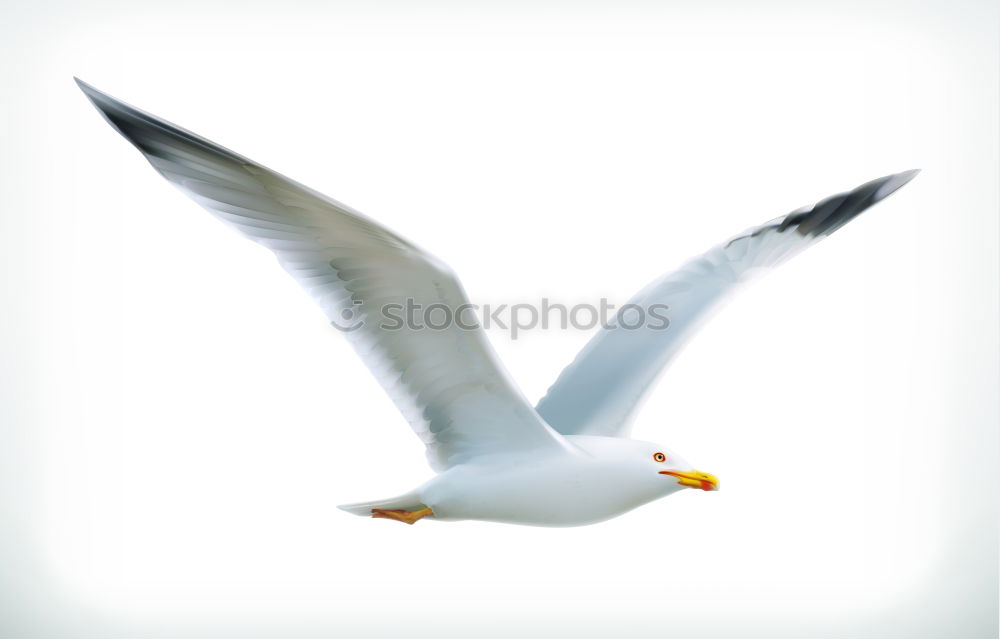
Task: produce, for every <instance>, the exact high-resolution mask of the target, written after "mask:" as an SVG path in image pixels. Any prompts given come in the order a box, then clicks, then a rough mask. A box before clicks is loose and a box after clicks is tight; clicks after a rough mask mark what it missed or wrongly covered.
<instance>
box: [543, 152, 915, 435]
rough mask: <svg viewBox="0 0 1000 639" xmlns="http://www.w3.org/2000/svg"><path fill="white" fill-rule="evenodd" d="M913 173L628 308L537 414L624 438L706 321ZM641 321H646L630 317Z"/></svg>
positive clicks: (662, 284) (670, 280)
mask: <svg viewBox="0 0 1000 639" xmlns="http://www.w3.org/2000/svg"><path fill="white" fill-rule="evenodd" d="M916 174H917V171H907V172H905V173H898V174H895V175H888V176H886V177H883V178H879V179H877V180H872V181H871V182H868V183H866V184H862V185H861V186H859V187H857V188H856V189H854V190H852V191H849V192H847V193H840V194H839V195H834V196H832V197H828V198H826V199H825V200H823V201H821V202H819V203H817V204H816V205H814V206H808V207H805V208H802V209H799V210H797V211H793V212H792V213H789V214H788V215H786V216H784V217H780V218H777V219H774V220H771V221H770V222H767V223H765V224H763V225H761V226H758V227H756V228H752V229H748V230H746V231H744V232H743V233H740V234H739V235H737V236H735V237H733V238H732V239H730V240H729V241H728V242H724V243H723V244H720V245H719V246H716V247H715V248H713V249H711V250H710V251H708V252H706V253H704V254H702V255H701V256H699V257H697V258H695V259H693V260H691V261H690V262H688V263H687V264H685V265H684V266H682V267H681V268H680V269H679V270H677V271H674V272H672V273H668V274H666V275H664V276H663V277H661V278H659V279H657V280H655V281H654V282H652V283H651V284H649V286H647V287H646V288H645V289H643V290H642V291H640V292H639V293H638V295H636V296H635V297H633V298H632V299H631V300H629V305H634V306H635V307H637V308H632V309H629V310H625V309H626V308H627V307H628V306H626V307H623V309H622V310H623V313H620V314H619V317H618V318H617V320H618V321H617V322H615V323H614V325H613V326H612V327H609V328H604V329H602V330H601V331H600V332H598V334H597V335H595V336H594V337H593V338H592V339H591V340H590V341H589V342H588V343H587V345H586V346H584V348H583V350H581V351H580V353H579V354H578V355H577V356H576V359H575V360H574V361H573V362H572V363H571V364H570V365H569V366H567V367H566V368H565V369H563V371H562V373H561V374H560V375H559V378H558V379H557V380H556V382H555V383H554V384H553V385H552V387H551V388H549V391H548V394H546V395H545V397H543V398H542V400H541V401H540V402H538V406H537V407H536V408H537V410H538V413H539V414H540V415H541V416H542V417H543V418H544V419H545V420H546V421H547V422H548V423H549V424H551V425H552V427H553V428H555V429H556V430H558V431H559V432H560V433H563V434H566V435H571V434H572V435H577V434H580V435H582V434H587V435H606V436H626V435H627V434H628V430H629V426H630V424H631V420H632V415H633V414H634V413H635V410H636V408H637V407H638V405H639V403H640V401H641V400H642V398H643V397H644V396H645V395H646V393H647V391H648V390H649V389H650V388H651V387H652V385H653V383H654V382H655V381H656V379H657V378H658V377H659V375H660V373H661V371H662V370H663V369H664V367H666V365H667V364H668V363H669V362H670V360H671V359H673V357H674V355H675V354H676V353H677V352H678V351H679V350H680V349H681V348H682V347H683V346H684V344H685V343H687V341H688V339H689V338H690V337H691V336H692V335H693V334H694V333H695V332H696V331H697V330H698V328H699V327H700V326H701V324H702V322H704V321H705V320H706V319H707V318H708V317H709V316H710V314H711V312H712V310H714V309H716V308H718V307H719V306H720V305H721V304H722V303H723V302H724V301H725V300H727V299H728V298H729V296H730V295H731V294H732V293H734V292H735V291H736V290H737V289H738V288H739V287H740V286H741V285H742V284H743V283H745V282H747V281H749V280H750V279H752V277H753V276H754V275H755V274H759V273H762V272H765V271H767V270H768V269H771V268H773V267H775V266H778V265H779V264H781V263H782V262H784V261H785V260H786V259H788V258H789V257H791V256H793V255H795V254H797V253H799V252H801V251H803V250H804V249H806V248H808V247H809V246H812V245H813V244H815V243H816V242H819V241H820V240H822V239H823V238H825V237H827V236H828V235H830V234H831V233H833V232H834V231H836V230H837V229H839V228H840V227H841V226H843V225H844V224H846V223H848V222H849V221H851V220H852V219H854V218H855V217H856V216H857V215H858V214H860V213H861V212H862V211H864V210H865V209H867V208H868V207H869V206H871V205H872V204H875V203H876V202H879V201H880V200H882V199H884V198H886V197H888V196H889V195H890V194H891V193H892V192H894V191H895V190H896V189H898V188H899V187H901V186H903V185H904V184H906V183H907V182H909V181H910V180H911V179H912V178H913V176H914V175H916ZM640 312H642V313H644V314H646V316H645V319H644V321H639V317H638V316H637V317H632V318H630V317H629V315H628V314H629V313H632V314H638V313H640Z"/></svg>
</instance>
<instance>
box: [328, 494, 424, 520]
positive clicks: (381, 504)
mask: <svg viewBox="0 0 1000 639" xmlns="http://www.w3.org/2000/svg"><path fill="white" fill-rule="evenodd" d="M337 508H339V509H341V510H343V511H346V512H349V513H351V514H354V515H359V516H361V517H369V516H371V514H372V509H373V508H381V509H383V510H409V511H411V512H412V511H415V510H420V509H421V508H427V504H425V503H423V502H422V501H420V495H419V494H418V493H417V491H413V492H410V493H406V494H405V495H400V496H398V497H393V498H391V499H383V500H380V501H372V502H359V503H356V504H341V505H340V506H337Z"/></svg>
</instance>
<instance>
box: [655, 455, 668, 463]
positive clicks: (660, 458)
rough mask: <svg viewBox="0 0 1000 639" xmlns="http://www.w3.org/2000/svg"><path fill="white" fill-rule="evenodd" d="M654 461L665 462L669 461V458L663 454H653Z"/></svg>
mask: <svg viewBox="0 0 1000 639" xmlns="http://www.w3.org/2000/svg"><path fill="white" fill-rule="evenodd" d="M653 461H658V462H665V461H667V456H666V455H664V454H663V453H653Z"/></svg>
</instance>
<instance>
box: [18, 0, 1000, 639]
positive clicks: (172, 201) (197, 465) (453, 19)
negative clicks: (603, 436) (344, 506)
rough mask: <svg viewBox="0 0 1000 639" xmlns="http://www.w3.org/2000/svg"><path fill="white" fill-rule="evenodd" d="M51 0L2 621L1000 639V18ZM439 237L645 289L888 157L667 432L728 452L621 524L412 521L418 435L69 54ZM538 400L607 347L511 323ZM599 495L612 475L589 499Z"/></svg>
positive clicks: (913, 8)
mask: <svg viewBox="0 0 1000 639" xmlns="http://www.w3.org/2000/svg"><path fill="white" fill-rule="evenodd" d="M694 5H695V3H687V2H684V3H681V2H676V3H659V4H655V3H639V2H633V3H615V4H612V3H600V2H591V3H581V4H571V3H566V4H559V3H554V2H553V3H541V4H533V3H524V4H519V3H513V4H511V5H506V4H503V3H495V4H476V3H472V4H467V3H455V4H448V3H434V4H428V3H423V4H422V6H420V7H419V8H418V7H416V6H413V5H411V4H406V3H398V4H393V3H356V4H353V3H318V2H317V3H315V4H310V3H300V2H282V3H280V4H277V5H274V6H270V5H267V4H265V3H255V2H208V3H200V2H199V3H196V2H169V3H168V2H155V3H143V4H142V5H133V4H131V3H116V2H93V3H88V4H86V5H83V4H81V5H75V4H68V3H67V4H63V3H58V2H47V3H44V2H43V3H31V4H30V5H29V4H28V3H12V4H8V5H7V6H6V7H5V8H4V23H3V26H2V27H0V33H2V35H3V38H2V39H0V43H2V44H0V48H2V49H3V51H2V53H3V62H2V63H0V64H2V72H3V80H4V99H3V100H2V102H0V115H2V116H3V127H2V131H0V136H2V138H0V141H2V150H0V163H2V169H3V171H2V175H0V180H2V182H3V189H2V192H0V202H2V208H0V225H2V235H0V243H2V245H3V246H2V248H3V253H2V259H3V260H4V266H3V270H2V276H3V278H4V281H3V289H2V295H3V298H2V309H3V311H4V314H3V317H2V320H0V322H2V323H0V327H2V336H0V343H2V346H3V362H2V368H0V374H2V386H0V401H2V402H3V404H2V410H3V412H2V415H0V419H2V431H0V446H2V449H0V518H2V519H0V524H2V537H0V565H2V567H3V568H2V570H0V589H2V590H0V615H2V616H0V634H3V635H4V636H6V637H17V638H18V639H20V638H30V637H41V636H46V637H48V636H58V637H65V638H74V637H119V636H120V637H130V638H134V637H155V636H164V637H181V636H183V637H201V636H205V637H222V636H240V637H250V636H266V637H277V636H281V637H313V636H317V637H318V636H323V637H383V636H407V635H409V636H416V637H424V636H427V637H430V636H434V637H460V636H477V637H507V636H511V635H512V634H514V633H517V634H519V635H520V636H527V637H532V636H541V635H542V634H546V635H551V636H573V637H581V638H583V637H603V636H609V635H610V634H611V633H619V634H618V635H617V636H623V637H637V636H671V637H679V636H684V637H688V638H693V637H734V636H739V637H746V636H750V637H758V636H759V637H786V636H788V637H803V636H824V637H847V636H850V637H941V636H962V637H967V638H978V637H989V636H995V634H994V633H995V628H996V606H997V582H996V560H997V552H996V533H997V521H996V496H997V491H996V483H997V461H998V460H997V435H996V427H997V421H998V417H997V397H996V389H997V382H998V379H997V336H996V328H997V322H998V314H997V291H998V283H997V261H996V257H997V232H998V225H997V208H998V203H997V175H998V157H997V148H998V147H997V112H998V111H997V109H998V100H997V77H998V64H997V24H998V22H997V17H998V12H997V7H996V5H995V3H987V2H950V3H944V2H930V3H921V4H919V5H918V4H917V3H912V4H910V3H902V2H866V3H860V2H859V3H838V4H837V5H836V6H834V5H833V4H832V3H831V4H830V5H829V6H825V5H821V4H815V5H812V4H803V3H791V2H789V3H783V2H774V1H772V2H764V3H752V4H746V5H744V4H742V3H737V2H732V3H728V4H727V3H708V4H706V5H704V6H703V7H702V8H700V9H695V8H693V7H694ZM72 75H79V76H80V77H81V78H83V79H84V80H87V81H88V82H91V83H92V84H94V85H95V86H97V87H98V88H101V89H103V90H105V91H108V92H110V93H112V94H113V95H116V96H118V97H120V98H122V99H124V100H126V101H128V102H130V103H133V104H135V105H137V106H140V107H141V108H144V109H146V110H149V111H151V112H153V113H156V114H158V115H161V116H163V117H165V118H167V119H169V120H171V121H174V122H176V123H178V124H180V125H182V126H184V127H186V128H189V129H192V130H194V131H196V132H199V133H201V134H203V135H206V136H207V137H209V138H211V139H213V140H216V141H218V142H220V143H221V144H223V145H225V146H228V147H230V148H232V149H234V150H236V151H238V152H240V153H243V154H245V155H248V156H250V157H252V158H254V159H256V160H258V161H260V162H263V163H264V164H266V165H268V166H271V167H273V168H275V169H276V170H278V171H280V172H282V173H284V174H287V175H290V176H291V177H293V178H295V179H297V180H299V181H302V182H304V183H306V184H309V185H310V186H312V187H314V188H316V189H318V190H320V191H323V192H325V193H327V194H329V195H331V196H333V197H335V198H337V199H339V200H341V201H343V202H346V203H348V204H350V205H352V206H354V207H355V208H358V209H360V210H362V211H365V212H366V213H367V214H369V215H370V216H372V217H374V218H376V219H378V220H380V221H382V222H383V223H385V224H386V225H387V226H389V227H390V228H393V229H395V230H396V231H398V232H400V233H401V234H403V235H404V236H406V237H409V238H412V239H413V240H415V241H416V242H417V243H419V244H421V245H423V246H424V247H426V248H428V249H430V250H431V251H433V252H434V253H435V254H437V255H438V256H439V257H441V258H442V259H443V260H444V261H446V262H447V263H449V264H450V265H451V266H452V267H453V268H454V269H455V270H456V271H457V272H458V273H459V274H460V276H461V277H462V279H463V282H464V284H465V286H466V288H467V290H468V292H469V294H470V296H471V297H472V299H473V301H476V302H480V303H482V302H510V301H532V300H535V299H537V298H539V297H541V296H543V295H544V296H549V297H550V298H552V299H553V300H555V301H563V302H566V303H575V302H595V301H596V300H598V299H599V298H600V297H602V296H606V297H608V298H609V299H611V300H612V301H619V302H622V301H624V300H625V299H627V297H628V296H629V295H631V294H632V293H633V292H634V291H635V290H636V289H638V288H639V287H640V286H642V285H643V284H645V282H647V281H648V280H649V279H651V278H653V277H655V276H657V275H658V274H660V273H662V272H663V271H665V270H666V269H669V268H671V267H673V266H675V265H676V264H677V263H678V262H680V261H682V260H683V259H685V258H687V257H689V256H691V255H693V254H695V253H697V252H700V251H702V250H704V249H706V248H708V247H709V246H711V245H712V244H714V243H716V242H718V241H721V240H723V239H725V238H726V237H728V236H729V235H732V234H733V233H736V232H738V231H740V230H741V229H743V228H745V227H748V226H752V225H755V224H757V223H760V222H762V221H764V220H767V219H770V218H772V217H775V216H777V215H781V214H784V213H786V212H788V211H790V210H792V209H794V208H797V207H798V206H800V205H802V204H806V203H812V202H814V201H816V200H818V199H820V198H822V197H824V196H826V195H829V194H832V193H835V192H838V191H842V190H845V189H848V188H852V187H854V186H855V185H857V184H859V183H861V182H864V181H867V180H869V179H871V178H874V177H877V176H880V175H884V174H886V173H892V172H897V171H901V170H905V169H910V168H921V169H923V173H922V174H921V175H920V176H919V177H918V178H917V179H916V180H914V181H913V182H912V183H911V184H910V185H908V186H907V187H905V188H904V189H903V190H901V191H900V192H898V193H897V194H896V195H894V196H893V197H892V198H891V199H890V200H887V201H886V202H884V203H883V204H880V205H879V206H878V207H877V208H875V209H873V210H872V211H871V212H869V213H866V214H865V215H864V216H863V217H862V218H860V219H859V220H858V221H857V222H855V223H853V224H851V225H850V226H849V227H847V228H846V229H844V230H843V231H842V232H840V233H838V234H837V235H836V236H835V237H834V238H832V239H831V240H829V241H828V242H825V243H823V244H821V245H820V246H818V247H816V248H815V249H812V250H810V251H809V252H807V253H806V254H804V255H802V256H801V257H799V258H796V259H795V260H794V261H792V262H791V263H789V264H788V265H787V266H785V267H783V268H782V269H780V270H779V271H778V272H776V273H775V274H773V276H771V277H769V278H767V279H766V280H764V281H762V282H760V283H759V284H757V285H756V286H755V287H753V289H752V290H750V291H749V292H748V294H746V295H744V296H743V297H741V298H739V299H738V300H737V301H736V303H734V304H732V305H731V306H730V307H729V308H727V309H726V310H725V311H724V312H723V313H722V314H720V316H719V317H718V318H717V319H716V320H715V321H714V322H713V323H712V324H710V325H709V326H708V327H707V328H706V329H705V330H704V332H703V333H702V335H700V336H699V338H698V339H697V340H696V341H695V342H693V343H692V344H691V346H690V348H688V349H687V350H686V351H684V353H683V354H682V356H681V357H680V358H679V359H678V360H677V362H676V364H675V365H674V366H673V367H672V368H671V370H670V371H669V372H668V373H667V375H666V376H665V377H664V379H663V382H662V384H661V386H660V387H659V388H658V390H657V392H656V393H655V394H654V395H653V397H652V399H651V400H650V401H649V402H648V403H647V404H646V406H645V408H644V410H643V411H642V413H641V415H640V417H639V420H638V422H637V424H636V428H635V434H636V436H637V437H640V438H643V439H649V440H654V441H658V442H661V443H662V444H663V445H664V446H667V447H669V448H671V449H674V450H676V451H678V452H679V453H681V454H682V455H684V456H685V457H687V458H688V459H690V460H691V461H692V462H693V463H694V464H696V466H697V467H699V468H702V469H704V470H706V471H710V472H712V473H714V474H716V475H718V476H719V477H720V479H721V481H722V490H721V491H720V492H718V493H701V492H696V491H685V492H683V493H681V494H679V495H677V496H674V497H671V498H669V499H667V500H664V501H661V502H656V503H654V504H652V505H649V506H646V507H644V508H641V509H639V510H637V511H635V512H633V513H630V514H628V515H625V516H623V517H621V518H618V519H615V520H612V521H610V522H607V523H603V524H599V525H596V526H590V527H584V528H576V529H540V528H528V527H516V526H503V525H498V524H487V523H479V522H465V523H454V524H442V523H436V522H421V523H419V524H418V525H415V526H413V527H406V526H401V525H398V524H395V523H393V522H386V521H372V520H368V519H364V518H358V517H353V516H350V515H348V514H346V513H342V512H340V511H338V510H336V509H335V508H334V506H335V505H336V504H338V503H344V502H351V501H359V500H364V499H367V498H380V497H385V496H390V495H393V494H397V493H400V492H403V491H405V490H408V489H409V488H411V487H412V486H413V485H415V484H417V483H418V482H421V481H423V480H425V479H426V478H427V477H428V476H429V473H430V471H429V470H428V469H427V467H426V465H425V463H424V461H423V451H422V446H421V445H420V443H419V442H418V440H417V439H416V438H415V437H413V436H412V434H410V433H409V431H408V429H407V427H406V425H405V423H404V422H403V420H402V418H401V417H400V416H399V415H398V414H397V412H396V411H395V408H394V407H393V406H392V404H391V403H390V402H389V400H388V399H387V398H386V397H385V396H384V395H383V393H382V391H381V390H380V389H379V387H378V386H377V384H376V383H375V381H374V379H373V378H372V377H371V376H370V375H369V373H368V372H367V371H366V370H365V368H364V366H363V364H362V363H361V361H360V360H359V359H358V358H357V357H356V356H355V355H354V353H353V352H352V351H351V350H350V349H349V347H348V346H347V344H346V342H345V341H344V340H343V339H341V338H340V336H339V335H337V334H336V332H335V331H334V330H333V329H331V328H330V327H329V326H328V325H327V324H326V322H325V320H324V319H323V317H322V315H321V314H320V313H319V311H318V310H317V309H315V308H314V307H313V306H312V303H311V302H310V301H309V299H308V298H307V296H306V295H305V294H303V293H302V292H301V291H299V290H298V289H297V287H296V286H295V284H294V283H293V282H292V281H291V280H290V279H289V278H288V277H287V276H286V275H285V274H284V273H283V272H282V271H281V270H280V269H279V268H278V267H277V266H276V265H275V264H274V262H273V259H272V258H271V256H270V255H269V254H268V253H267V252H266V251H265V250H263V249H261V248H260V247H257V246H254V245H252V244H251V243H249V242H246V241H245V240H243V239H241V238H239V237H238V236H237V235H236V234H234V233H232V232H231V231H229V230H228V229H226V228H224V227H223V226H222V225H220V224H219V223H217V222H216V221H215V220H213V219H211V217H210V216H209V215H208V214H207V213H205V212H204V211H202V210H200V209H199V208H198V207H197V206H196V205H194V204H193V203H191V202H190V201H189V200H187V199H186V198H185V197H184V196H183V195H182V194H180V193H179V192H177V191H175V190H174V189H172V188H171V187H170V186H169V185H168V184H167V183H166V182H165V181H163V179H162V178H160V177H159V176H158V175H156V173H155V172H154V171H153V170H152V169H151V168H150V167H149V166H148V165H147V164H146V163H145V162H144V161H143V160H142V158H141V157H140V156H139V155H138V154H137V153H136V152H135V151H134V150H133V149H132V148H131V147H130V146H129V145H128V144H127V143H126V142H125V141H124V140H122V139H121V138H120V137H119V136H118V135H117V134H116V133H115V132H114V131H113V130H111V129H110V128H109V127H108V126H107V125H106V124H105V123H104V122H103V121H102V119H101V118H100V117H99V116H98V114H97V113H96V112H95V111H94V110H93V109H92V108H91V107H90V105H89V104H88V103H87V101H86V100H85V98H84V96H83V95H82V94H80V93H79V91H78V90H77V89H76V87H75V85H74V84H73V82H72V79H71V76H72ZM490 337H491V339H492V341H493V342H494V344H495V345H496V347H497V349H498V350H499V351H500V354H501V356H502V357H503V359H504V361H505V362H506V364H507V365H508V367H509V369H510V371H511V373H512V374H513V376H514V377H515V378H516V379H517V380H518V381H519V382H520V383H521V385H522V387H523V389H524V390H525V392H526V393H527V395H528V396H529V397H530V398H532V399H537V398H538V397H540V396H541V395H542V394H543V393H544V391H545V389H546V388H547V386H548V385H549V384H550V383H551V381H552V380H553V379H554V378H555V376H556V374H557V373H558V371H559V370H560V369H561V367H562V366H563V365H564V364H565V363H567V362H568V361H569V360H570V359H571V358H572V356H573V355H574V353H575V352H576V351H577V349H578V348H579V347H580V346H582V344H583V343H584V342H585V341H586V339H587V338H588V335H587V334H586V333H583V332H576V331H565V332H559V331H552V330H550V331H536V332H532V333H530V334H527V335H525V336H523V337H522V338H521V339H518V340H517V341H516V342H513V341H511V340H510V339H509V338H508V336H507V335H506V334H504V333H502V332H495V333H492V334H491V335H490ZM583 498H585V496H584V497H583Z"/></svg>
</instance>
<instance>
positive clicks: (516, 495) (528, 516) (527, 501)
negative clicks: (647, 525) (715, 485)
mask: <svg viewBox="0 0 1000 639" xmlns="http://www.w3.org/2000/svg"><path fill="white" fill-rule="evenodd" d="M567 439H568V440H569V441H570V442H571V443H573V444H575V445H576V446H577V447H578V448H579V449H580V452H577V453H564V454H558V453H557V454H546V453H540V454H531V455H523V454H522V455H497V456H495V457H492V458H483V459H480V460H478V461H475V462H472V463H468V464H462V465H459V466H455V467H453V468H450V469H448V470H446V471H445V472H443V473H441V474H440V475H437V476H436V477H434V478H433V479H431V480H430V481H428V482H427V483H426V484H424V485H423V486H421V487H420V488H418V489H417V490H416V494H417V495H418V496H419V498H420V503H422V504H424V505H426V506H428V507H430V508H431V509H432V510H433V511H434V518H435V519H444V520H457V519H482V520H487V521H498V522H505V523H512V524H529V525H535V526H579V525H583V524H593V523H596V522H599V521H604V520H605V519H611V518H612V517H617V516H618V515H621V514H623V513H625V512H628V511H629V510H632V509H633V508H636V507H638V506H641V505H643V504H646V503H649V502H651V501H653V500H655V499H659V498H660V497H665V496H666V495H669V494H672V493H674V492H677V491H678V490H681V489H682V488H683V486H681V485H680V484H678V483H677V481H676V479H674V478H673V477H669V476H666V475H661V474H659V471H660V470H662V469H663V468H664V467H665V465H664V464H657V463H656V462H655V461H654V460H653V459H652V454H653V453H655V452H656V451H657V450H659V449H658V448H657V447H656V445H654V444H647V443H645V442H637V441H635V440H629V439H621V438H615V437H597V436H582V435H580V436H574V435H570V436H568V437H567ZM643 462H645V463H643ZM669 467H670V468H671V469H676V470H684V471H689V470H692V469H691V467H690V466H689V465H687V464H686V463H685V462H683V461H682V460H680V459H679V458H677V457H676V456H673V457H671V458H670V464H669Z"/></svg>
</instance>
